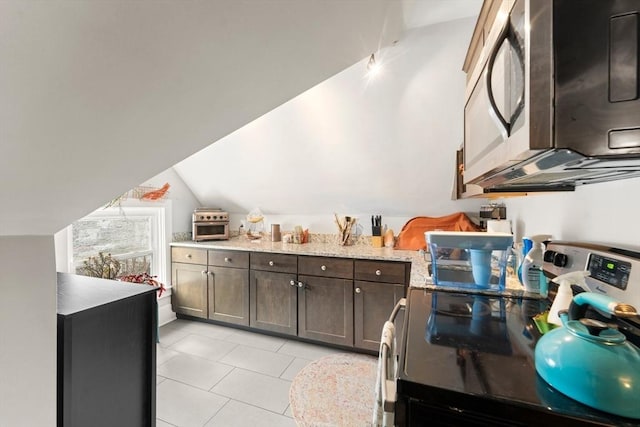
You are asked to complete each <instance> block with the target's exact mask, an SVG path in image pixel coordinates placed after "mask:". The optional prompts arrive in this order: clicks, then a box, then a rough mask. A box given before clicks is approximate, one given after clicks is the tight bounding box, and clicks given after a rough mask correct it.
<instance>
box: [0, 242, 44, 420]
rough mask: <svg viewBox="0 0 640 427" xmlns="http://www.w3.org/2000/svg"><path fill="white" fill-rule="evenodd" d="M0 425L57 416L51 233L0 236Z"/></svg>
mask: <svg viewBox="0 0 640 427" xmlns="http://www.w3.org/2000/svg"><path fill="white" fill-rule="evenodd" d="M0 260H2V263H0V264H1V265H2V268H0V425H2V426H17V427H21V426H25V427H26V426H49V425H51V426H52V425H55V420H56V356H55V355H56V273H55V265H54V256H53V237H52V236H15V237H0Z"/></svg>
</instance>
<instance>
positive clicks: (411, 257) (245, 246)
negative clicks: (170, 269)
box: [171, 237, 540, 298]
mask: <svg viewBox="0 0 640 427" xmlns="http://www.w3.org/2000/svg"><path fill="white" fill-rule="evenodd" d="M171 246H175V247H187V248H199V249H228V250H242V251H254V252H273V253H283V254H292V255H317V256H330V257H341V258H357V259H373V260H380V261H404V262H410V263H411V276H410V279H409V286H410V287H412V288H426V289H438V290H446V289H445V288H442V287H438V286H436V285H434V284H433V282H432V280H431V275H430V274H429V264H430V260H429V255H428V254H426V256H425V254H424V253H423V252H421V251H406V250H395V249H393V248H374V247H372V246H369V245H366V244H356V245H351V246H341V245H338V244H336V243H335V242H333V243H317V242H311V243H304V244H294V243H283V242H271V241H270V240H268V239H264V238H263V239H258V240H248V239H246V238H245V237H232V238H231V239H229V240H214V241H207V242H194V241H185V242H174V243H171ZM474 292H476V293H482V292H478V291H477V290H476V291H474ZM486 293H487V294H495V293H496V292H495V291H486ZM502 293H503V294H507V295H513V296H523V297H528V298H539V297H540V295H536V294H529V293H527V292H525V291H524V288H523V287H522V285H520V283H519V282H518V280H517V279H515V280H507V286H506V289H505V290H504V291H503V292H502Z"/></svg>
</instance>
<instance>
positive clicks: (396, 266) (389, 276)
mask: <svg viewBox="0 0 640 427" xmlns="http://www.w3.org/2000/svg"><path fill="white" fill-rule="evenodd" d="M406 271H407V264H406V263H404V262H394V261H366V260H360V259H357V260H355V276H356V280H366V281H369V282H384V283H398V284H405V278H406Z"/></svg>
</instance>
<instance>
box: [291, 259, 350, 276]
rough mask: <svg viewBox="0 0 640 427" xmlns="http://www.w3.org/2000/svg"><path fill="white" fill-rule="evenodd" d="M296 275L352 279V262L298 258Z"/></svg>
mask: <svg viewBox="0 0 640 427" xmlns="http://www.w3.org/2000/svg"><path fill="white" fill-rule="evenodd" d="M298 274H306V275H309V276H321V277H336V278H339V279H353V260H351V259H345V258H330V257H318V256H300V257H299V259H298Z"/></svg>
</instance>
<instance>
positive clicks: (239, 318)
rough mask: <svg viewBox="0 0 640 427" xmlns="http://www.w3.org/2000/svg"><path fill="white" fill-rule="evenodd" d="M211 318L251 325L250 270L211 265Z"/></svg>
mask: <svg viewBox="0 0 640 427" xmlns="http://www.w3.org/2000/svg"><path fill="white" fill-rule="evenodd" d="M208 289H209V319H213V320H219V321H222V322H228V323H235V324H237V325H245V326H249V270H248V269H246V268H228V267H211V266H209V288H208Z"/></svg>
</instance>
